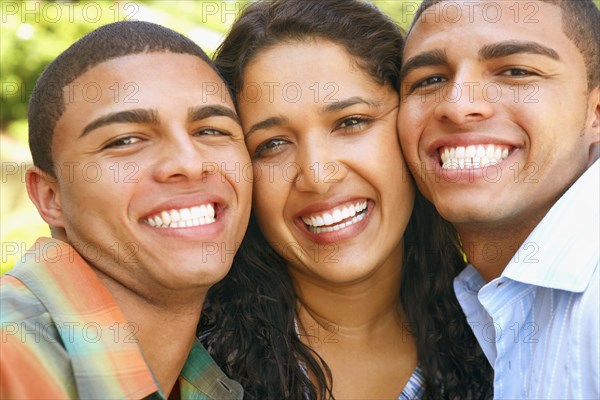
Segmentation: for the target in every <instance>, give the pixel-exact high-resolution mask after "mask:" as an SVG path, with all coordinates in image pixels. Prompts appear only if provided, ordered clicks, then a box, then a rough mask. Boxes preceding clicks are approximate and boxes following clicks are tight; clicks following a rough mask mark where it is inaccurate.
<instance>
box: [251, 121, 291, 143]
mask: <svg viewBox="0 0 600 400" xmlns="http://www.w3.org/2000/svg"><path fill="white" fill-rule="evenodd" d="M286 122H287V120H286V119H285V118H282V117H271V118H267V119H265V120H263V121H260V122H257V123H256V124H254V125H252V126H251V127H250V129H248V132H246V139H247V138H249V137H250V135H252V134H253V133H254V132H256V131H259V130H261V129H269V128H272V127H274V126H281V125H283V124H285V123H286Z"/></svg>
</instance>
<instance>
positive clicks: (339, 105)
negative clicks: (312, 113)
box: [323, 96, 381, 113]
mask: <svg viewBox="0 0 600 400" xmlns="http://www.w3.org/2000/svg"><path fill="white" fill-rule="evenodd" d="M355 104H366V105H368V106H369V107H374V108H377V107H380V106H381V103H380V102H377V101H371V100H366V99H363V98H362V97H359V96H354V97H350V98H349V99H346V100H340V101H335V102H332V103H328V104H327V105H326V106H325V107H323V112H325V113H331V112H335V111H340V110H343V109H345V108H348V107H351V106H353V105H355Z"/></svg>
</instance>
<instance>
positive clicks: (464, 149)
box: [439, 144, 514, 169]
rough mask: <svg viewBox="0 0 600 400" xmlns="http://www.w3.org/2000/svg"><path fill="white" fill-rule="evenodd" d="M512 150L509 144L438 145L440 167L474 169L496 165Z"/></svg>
mask: <svg viewBox="0 0 600 400" xmlns="http://www.w3.org/2000/svg"><path fill="white" fill-rule="evenodd" d="M513 150H514V148H512V147H511V146H506V145H495V144H479V145H470V146H457V147H440V148H439V155H440V166H441V167H442V169H475V168H484V167H487V166H489V165H496V164H499V163H500V162H502V161H503V160H505V159H506V158H507V157H508V156H509V155H510V153H511V152H512V151H513Z"/></svg>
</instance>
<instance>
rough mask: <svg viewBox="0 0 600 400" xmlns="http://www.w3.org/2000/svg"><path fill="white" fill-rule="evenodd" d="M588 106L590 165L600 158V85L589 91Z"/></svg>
mask: <svg viewBox="0 0 600 400" xmlns="http://www.w3.org/2000/svg"><path fill="white" fill-rule="evenodd" d="M589 102H590V108H589V111H590V112H589V113H588V121H586V123H587V124H588V125H587V126H590V127H591V132H590V134H591V135H592V137H591V141H590V156H589V165H592V164H593V163H594V162H595V161H596V160H598V159H599V158H600V86H597V87H596V88H595V89H594V90H592V92H591V93H590V97H589Z"/></svg>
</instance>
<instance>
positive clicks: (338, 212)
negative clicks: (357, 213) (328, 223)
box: [333, 210, 344, 224]
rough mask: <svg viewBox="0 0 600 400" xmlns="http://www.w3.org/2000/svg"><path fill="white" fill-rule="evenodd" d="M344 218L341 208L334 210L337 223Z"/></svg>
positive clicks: (334, 218) (334, 221) (334, 219)
mask: <svg viewBox="0 0 600 400" xmlns="http://www.w3.org/2000/svg"><path fill="white" fill-rule="evenodd" d="M343 219H344V218H343V217H342V212H341V211H340V210H335V211H334V212H333V223H334V224H336V223H338V222H340V221H341V220H343Z"/></svg>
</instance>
